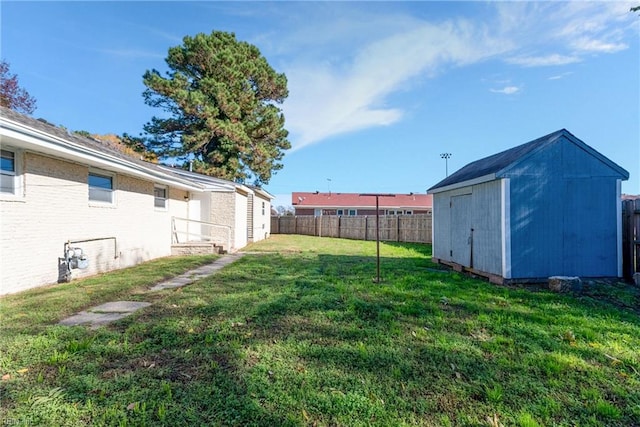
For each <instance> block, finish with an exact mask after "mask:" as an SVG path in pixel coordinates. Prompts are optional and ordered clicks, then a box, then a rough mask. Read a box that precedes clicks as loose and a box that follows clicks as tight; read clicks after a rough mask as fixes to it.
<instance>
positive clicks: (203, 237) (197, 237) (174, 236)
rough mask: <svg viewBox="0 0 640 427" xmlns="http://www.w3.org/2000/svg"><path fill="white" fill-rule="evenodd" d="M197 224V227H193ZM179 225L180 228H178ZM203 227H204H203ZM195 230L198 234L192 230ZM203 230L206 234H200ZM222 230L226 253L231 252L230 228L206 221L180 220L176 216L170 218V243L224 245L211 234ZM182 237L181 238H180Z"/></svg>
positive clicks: (217, 237)
mask: <svg viewBox="0 0 640 427" xmlns="http://www.w3.org/2000/svg"><path fill="white" fill-rule="evenodd" d="M195 224H197V225H198V226H197V227H194V226H193V225H195ZM179 225H180V226H179ZM203 226H205V227H203ZM194 228H197V230H198V232H196V230H194ZM203 229H207V231H208V233H207V232H204V233H203V232H202V230H203ZM216 229H218V230H219V229H222V230H224V231H225V233H224V234H225V236H226V244H227V245H226V247H225V249H226V250H227V251H231V227H229V226H228V225H222V224H214V223H212V222H207V221H198V220H195V219H189V218H180V217H177V216H172V217H171V242H172V243H187V242H211V243H217V244H224V242H221V241H220V238H219V236H216V235H214V234H213V230H216ZM181 237H182V238H181Z"/></svg>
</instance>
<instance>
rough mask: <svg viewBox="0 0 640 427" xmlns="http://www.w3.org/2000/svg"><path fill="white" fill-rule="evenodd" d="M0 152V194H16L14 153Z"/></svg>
mask: <svg viewBox="0 0 640 427" xmlns="http://www.w3.org/2000/svg"><path fill="white" fill-rule="evenodd" d="M1 151H2V162H1V168H0V169H1V175H0V176H1V181H0V192H2V193H8V194H16V189H17V185H16V179H17V173H16V153H15V152H14V151H9V150H1Z"/></svg>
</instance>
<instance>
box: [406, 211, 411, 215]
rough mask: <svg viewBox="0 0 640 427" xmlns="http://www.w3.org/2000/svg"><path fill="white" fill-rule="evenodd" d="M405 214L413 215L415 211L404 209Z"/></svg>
mask: <svg viewBox="0 0 640 427" xmlns="http://www.w3.org/2000/svg"><path fill="white" fill-rule="evenodd" d="M404 214H405V215H413V211H404Z"/></svg>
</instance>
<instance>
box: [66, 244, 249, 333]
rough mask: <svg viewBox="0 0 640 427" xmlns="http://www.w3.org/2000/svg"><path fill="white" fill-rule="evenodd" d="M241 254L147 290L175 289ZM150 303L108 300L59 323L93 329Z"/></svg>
mask: <svg viewBox="0 0 640 427" xmlns="http://www.w3.org/2000/svg"><path fill="white" fill-rule="evenodd" d="M243 256H244V254H243V253H233V254H228V255H224V256H222V257H220V258H218V259H217V260H215V261H214V262H212V263H211V264H206V265H203V266H201V267H198V268H196V269H194V270H190V271H187V272H186V273H183V274H181V275H179V276H176V277H174V278H171V279H168V280H165V281H164V282H160V283H158V284H156V285H154V286H152V287H151V288H149V292H158V291H162V290H165V289H175V288H180V287H182V286H186V285H190V284H191V283H193V282H195V281H197V280H200V279H203V278H205V277H207V276H210V275H212V274H214V273H215V272H216V271H218V270H220V269H221V268H223V267H225V266H227V265H229V264H231V263H232V262H235V261H237V260H239V259H240V258H242V257H243ZM150 305H151V303H149V302H140V301H113V302H108V303H105V304H101V305H98V306H96V307H92V308H89V309H87V310H84V311H81V312H80V313H78V314H74V315H73V316H71V317H67V318H66V319H63V320H61V321H60V322H59V324H60V325H65V326H79V325H88V326H90V327H91V329H95V328H98V327H100V326H102V325H106V324H108V323H111V322H114V321H116V320H120V319H122V318H124V317H127V316H130V315H132V314H133V313H135V312H136V311H138V310H140V309H142V308H145V307H148V306H150Z"/></svg>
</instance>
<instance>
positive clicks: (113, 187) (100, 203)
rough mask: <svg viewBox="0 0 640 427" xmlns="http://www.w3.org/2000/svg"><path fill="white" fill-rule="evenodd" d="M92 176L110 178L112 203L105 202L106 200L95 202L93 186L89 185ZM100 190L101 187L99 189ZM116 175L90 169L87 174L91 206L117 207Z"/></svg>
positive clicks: (88, 196)
mask: <svg viewBox="0 0 640 427" xmlns="http://www.w3.org/2000/svg"><path fill="white" fill-rule="evenodd" d="M91 175H93V176H97V177H101V178H109V179H111V188H110V190H111V193H110V194H111V200H110V201H105V200H95V199H92V198H91V188H92V187H91V185H89V177H91ZM97 188H100V187H97ZM116 188H117V187H116V174H115V173H113V172H108V171H105V170H102V169H93V168H89V171H88V172H87V192H88V194H87V198H88V200H89V205H92V206H115V205H116Z"/></svg>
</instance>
